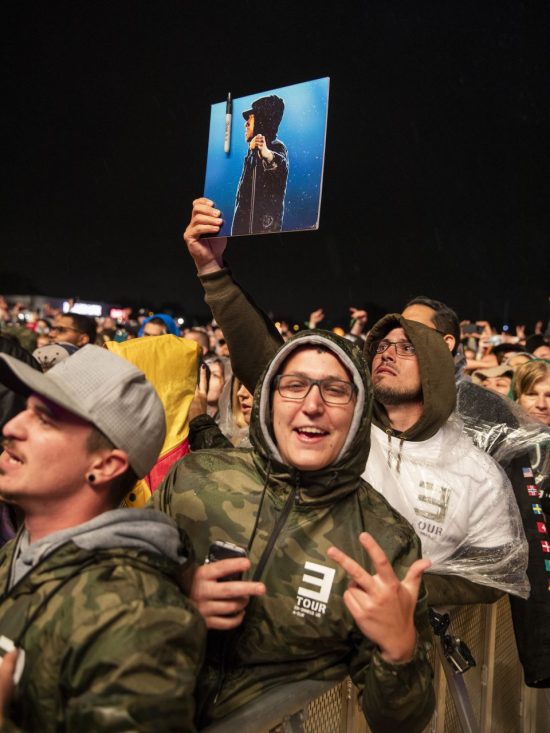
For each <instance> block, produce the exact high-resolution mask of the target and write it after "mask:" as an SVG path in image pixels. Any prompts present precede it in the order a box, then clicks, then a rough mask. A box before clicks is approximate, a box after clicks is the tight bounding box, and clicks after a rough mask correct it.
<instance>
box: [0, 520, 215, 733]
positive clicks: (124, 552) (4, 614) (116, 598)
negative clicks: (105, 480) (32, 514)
mask: <svg viewBox="0 0 550 733" xmlns="http://www.w3.org/2000/svg"><path fill="white" fill-rule="evenodd" d="M138 512H139V513H140V514H142V515H148V514H152V513H151V512H145V511H143V510H142V511H141V512H140V511H139V510H132V511H131V512H130V510H128V509H124V510H116V511H115V512H107V513H106V514H105V515H100V516H101V518H102V519H103V518H107V515H119V517H120V520H119V525H120V527H121V528H122V532H127V533H128V536H129V537H131V535H132V526H133V525H134V523H135V521H136V515H137V514H138ZM130 516H131V517H132V520H131V521H128V518H129V517H130ZM155 516H156V515H155ZM152 518H153V519H154V517H152ZM163 519H165V518H163ZM98 520H99V517H96V519H95V520H92V522H95V523H96V524H97V523H98ZM86 524H87V525H88V524H90V523H86ZM160 524H161V522H159V521H158V520H157V521H149V522H141V523H140V529H141V531H142V532H143V533H145V532H146V531H149V532H150V533H153V532H154V533H155V535H156V536H155V538H154V540H153V541H152V542H151V545H153V544H155V545H156V546H157V547H158V545H159V542H158V535H159V534H160V533H162V531H163V527H161V526H160ZM145 525H147V526H145ZM85 526H86V525H80V527H85ZM164 529H166V528H164ZM168 529H169V530H170V532H172V533H173V534H174V535H175V536H176V539H175V541H174V539H173V538H171V542H172V544H173V545H175V543H177V544H178V545H179V548H178V550H177V552H178V554H179V555H180V562H181V560H182V559H183V557H182V550H183V548H182V544H181V542H180V538H179V537H178V534H177V532H176V530H175V529H174V528H173V527H169V528H168ZM108 530H109V533H110V534H111V533H114V532H116V530H117V527H114V526H113V525H112V524H111V525H110V526H109V527H108ZM60 534H61V533H56V534H55V535H50V536H49V537H48V538H46V539H48V540H49V539H50V537H51V538H52V539H55V537H56V536H58V535H60ZM21 537H22V532H21V533H20V534H19V536H18V538H16V540H14V541H11V542H10V543H8V544H7V545H5V546H4V547H3V548H2V550H1V551H0V592H1V596H0V634H3V635H4V636H7V637H8V638H9V639H11V640H13V641H14V642H15V644H16V645H17V646H18V647H20V648H22V649H23V650H24V651H25V667H24V670H23V674H22V677H21V680H20V683H19V684H18V685H17V687H16V688H15V694H14V697H13V699H12V704H11V707H10V709H9V710H8V711H7V715H6V718H7V720H6V721H5V723H4V726H3V727H2V730H3V731H18V730H23V731H26V732H32V733H34V732H36V733H54V731H55V732H56V733H58V732H60V731H65V732H66V731H78V733H86V732H87V731H90V733H91V732H92V731H93V733H96V732H97V731H102V732H108V731H117V733H119V732H125V731H128V732H129V731H155V733H159V731H162V732H163V733H164V732H165V731H174V733H175V732H176V731H177V732H178V733H181V732H182V731H194V730H195V727H194V723H193V717H194V699H193V694H194V688H195V681H196V677H197V671H198V668H199V666H200V664H201V662H202V653H203V643H204V637H205V631H204V625H203V623H202V620H201V619H200V617H198V614H197V612H196V611H195V610H194V609H193V607H192V606H191V605H190V604H189V601H188V600H187V599H186V598H185V596H184V595H183V593H182V591H181V590H180V588H179V587H178V584H177V582H176V573H177V572H178V571H179V569H180V563H178V562H176V561H175V559H174V558H168V557H167V556H163V555H161V554H158V550H155V548H154V547H151V548H150V549H149V550H147V549H144V548H143V544H144V543H143V542H142V541H141V540H142V537H135V542H133V543H132V544H134V546H126V547H125V546H124V543H123V542H121V541H120V540H119V539H117V540H116V541H117V542H118V543H119V544H120V546H119V547H108V546H97V544H98V543H94V542H93V539H94V538H93V537H92V541H91V542H90V534H88V535H87V538H88V541H86V538H84V539H82V537H81V536H77V537H75V538H74V539H73V540H70V539H68V540H66V541H64V542H63V541H61V543H58V544H57V545H56V546H55V547H53V549H51V551H48V550H46V551H45V552H44V553H43V557H41V558H39V557H37V558H36V563H34V562H33V567H32V569H31V570H30V571H29V572H27V573H26V574H25V575H23V577H21V578H20V579H19V580H18V581H17V580H16V582H15V583H14V584H13V586H12V587H11V589H10V588H9V586H10V577H11V575H12V565H13V563H14V562H15V558H14V554H15V553H14V550H15V548H16V547H17V543H18V542H19V539H20V538H21ZM77 542H79V543H80V546H79V545H78V544H76V543H77ZM94 544H95V545H96V546H95V547H94V546H93V545H94ZM100 544H103V545H104V544H105V543H100ZM106 544H107V545H108V544H112V543H109V542H107V543H106ZM37 545H38V543H37ZM136 545H141V546H136ZM30 548H31V550H32V549H33V548H34V544H33V545H30Z"/></svg>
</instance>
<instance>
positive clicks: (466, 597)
mask: <svg viewBox="0 0 550 733" xmlns="http://www.w3.org/2000/svg"><path fill="white" fill-rule="evenodd" d="M424 584H425V586H426V589H427V591H428V603H429V604H430V606H436V607H437V606H469V605H471V604H475V603H495V602H496V601H498V599H499V598H502V596H503V595H504V591H503V590H500V589H499V588H494V587H493V586H490V585H479V584H478V583H472V581H471V580H468V579H467V578H462V577H461V576H460V575H439V574H438V575H436V574H435V573H426V575H424Z"/></svg>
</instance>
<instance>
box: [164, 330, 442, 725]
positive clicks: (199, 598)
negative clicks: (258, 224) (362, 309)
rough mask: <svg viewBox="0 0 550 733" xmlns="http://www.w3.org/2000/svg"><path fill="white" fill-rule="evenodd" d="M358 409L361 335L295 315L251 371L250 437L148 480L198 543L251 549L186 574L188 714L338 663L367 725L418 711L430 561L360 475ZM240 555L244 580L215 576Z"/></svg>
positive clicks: (213, 711) (363, 423) (221, 707)
mask: <svg viewBox="0 0 550 733" xmlns="http://www.w3.org/2000/svg"><path fill="white" fill-rule="evenodd" d="M371 409H372V392H371V386H370V381H369V376H368V370H367V369H366V368H365V364H364V362H363V357H362V355H361V353H360V352H359V350H357V349H356V348H355V347H354V346H353V345H352V344H351V343H350V342H348V341H346V340H345V339H340V338H339V337H337V336H335V335H334V334H330V333H324V332H319V331H315V332H312V331H305V332H303V333H301V334H299V335H298V336H297V337H295V338H294V339H292V340H291V341H289V342H287V343H286V344H285V345H284V346H283V347H282V348H281V349H280V350H279V351H278V352H277V354H276V355H275V357H274V358H273V359H272V360H271V361H270V363H269V365H268V367H267V369H266V371H265V373H264V376H263V377H262V379H260V381H259V383H258V385H257V388H256V393H255V398H254V407H253V413H252V419H251V426H250V427H251V429H250V437H251V442H252V445H253V448H252V449H248V450H243V449H223V450H220V449H205V450H202V451H198V452H197V453H195V454H191V455H188V456H186V457H185V458H184V459H182V460H181V461H179V462H178V463H177V464H175V465H174V466H173V467H172V469H171V471H170V473H169V474H168V475H167V477H166V478H165V480H164V482H163V484H161V486H160V487H159V489H158V490H157V492H156V493H155V495H154V496H153V498H152V500H151V501H152V504H153V506H154V507H156V508H158V509H160V510H161V511H164V512H166V513H167V514H169V515H170V516H172V517H173V518H174V519H175V520H176V522H177V524H178V526H179V527H180V528H182V529H184V530H185V531H186V532H187V533H188V534H189V535H190V536H191V537H192V539H193V544H194V546H195V550H196V553H197V557H198V558H199V559H200V558H201V557H202V558H204V557H205V556H206V555H207V553H208V551H209V546H210V544H211V543H212V542H214V541H217V540H222V541H229V542H232V543H236V544H238V545H240V546H242V547H246V548H247V549H248V557H249V559H229V560H221V561H219V562H216V563H211V564H205V565H203V566H202V567H201V568H199V569H198V570H197V572H196V574H195V578H194V582H193V588H192V591H191V597H192V599H193V600H194V601H195V603H196V604H197V605H198V607H199V609H200V610H201V612H202V614H203V616H204V617H205V619H206V622H207V626H208V627H209V628H210V629H211V631H210V632H209V644H208V649H207V659H206V664H205V666H204V668H203V671H202V673H201V675H200V678H199V683H198V687H197V689H198V695H199V700H198V708H199V711H200V714H199V719H200V724H201V725H204V724H207V723H209V722H211V721H213V720H218V719H220V718H223V717H225V716H227V715H228V714H229V713H231V712H233V711H234V710H236V709H238V708H239V707H241V706H242V705H245V704H246V703H247V702H249V701H251V700H253V699H254V698H256V697H258V696H259V695H260V694H262V693H263V692H264V691H266V690H268V689H270V688H272V687H274V686H276V685H278V684H281V683H286V682H289V681H293V680H294V681H298V680H303V679H324V680H326V679H330V680H332V679H339V678H341V677H343V676H344V675H345V674H346V673H349V674H350V675H351V677H352V679H353V681H354V682H355V684H356V685H357V686H358V687H359V689H360V691H361V693H362V705H363V710H364V713H365V716H366V718H367V720H368V722H369V725H370V726H371V729H372V730H373V731H374V732H375V733H381V732H389V731H392V733H393V731H395V730H396V729H397V726H398V725H402V726H403V729H404V730H407V732H408V733H414V732H415V731H421V730H422V729H423V728H424V726H425V725H426V724H427V722H428V721H429V719H430V716H431V714H432V711H433V706H434V693H433V688H432V683H431V676H432V672H431V668H430V665H429V662H428V661H427V658H426V653H425V645H424V641H425V639H429V634H428V618H427V606H426V594H425V591H424V588H423V586H422V584H421V577H422V572H423V571H424V570H425V569H426V567H428V566H429V562H428V561H423V560H419V557H420V543H419V540H418V538H417V537H416V535H415V534H414V532H413V530H412V528H411V527H410V525H409V524H408V523H407V522H406V521H405V520H404V519H403V518H402V517H401V516H400V515H399V514H398V513H397V512H396V511H394V510H393V509H392V508H391V507H390V506H389V504H388V503H387V502H386V501H385V499H384V498H383V497H382V496H381V495H380V494H378V493H377V492H376V491H375V490H374V489H373V488H372V487H371V486H369V485H368V484H367V483H365V482H364V481H363V480H362V479H361V473H362V470H363V468H364V465H365V462H366V459H367V455H368V451H369V431H370V421H371ZM388 561H389V562H388ZM239 570H241V571H243V570H244V571H245V572H246V574H245V579H244V580H242V581H238V580H226V581H225V582H223V583H220V582H218V581H219V580H222V579H224V578H225V576H227V575H228V574H230V573H233V572H235V571H239Z"/></svg>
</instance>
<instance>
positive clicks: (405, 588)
mask: <svg viewBox="0 0 550 733" xmlns="http://www.w3.org/2000/svg"><path fill="white" fill-rule="evenodd" d="M359 541H360V542H361V544H362V545H363V547H364V548H365V550H366V551H367V553H368V555H369V557H370V559H371V560H372V564H373V566H374V569H375V571H376V572H375V574H374V575H371V574H370V573H369V572H367V571H366V570H365V569H364V568H362V567H361V565H359V563H357V562H356V561H355V560H352V558H351V557H348V555H346V554H345V553H344V552H342V551H341V550H339V549H338V548H337V547H331V548H329V550H328V552H327V555H328V556H329V557H330V558H331V559H332V560H334V561H335V562H337V563H338V565H340V567H341V568H342V569H343V570H345V571H346V573H347V574H348V575H349V577H350V583H349V586H348V590H347V591H346V592H345V593H344V603H345V604H346V607H347V609H348V611H349V612H350V613H351V615H352V616H353V618H354V620H355V623H356V624H357V626H358V627H359V629H360V630H361V631H362V632H363V634H364V635H365V636H367V637H368V638H369V639H370V640H371V641H372V642H374V643H375V644H377V646H378V648H379V649H380V653H381V655H382V657H383V658H384V659H385V660H386V661H387V662H390V663H393V664H401V663H404V662H408V661H410V660H411V659H412V658H413V655H414V649H415V646H416V628H415V625H414V611H415V607H416V601H417V598H418V591H419V589H420V582H421V580H422V574H423V573H424V571H425V570H427V569H428V568H429V567H430V565H431V562H430V560H416V562H414V563H413V564H412V565H411V566H410V568H409V569H408V571H407V574H406V576H405V577H404V579H403V580H399V578H398V577H397V576H396V574H395V573H394V571H393V568H392V566H391V564H390V562H389V560H388V558H387V557H386V555H385V553H384V551H383V550H382V548H381V547H380V545H378V544H377V542H376V541H375V540H374V538H373V537H372V536H371V535H370V534H368V533H367V532H362V533H361V534H360V535H359Z"/></svg>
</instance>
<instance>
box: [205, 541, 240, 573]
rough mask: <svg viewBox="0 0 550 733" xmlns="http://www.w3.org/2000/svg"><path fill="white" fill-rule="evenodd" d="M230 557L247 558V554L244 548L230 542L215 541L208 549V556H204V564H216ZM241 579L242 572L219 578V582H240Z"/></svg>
mask: <svg viewBox="0 0 550 733" xmlns="http://www.w3.org/2000/svg"><path fill="white" fill-rule="evenodd" d="M232 557H248V553H247V551H246V550H245V548H244V547H240V546H239V545H234V544H233V543H232V542H224V541H223V540H216V541H215V542H212V544H211V545H210V547H209V548H208V554H207V555H206V558H205V560H204V562H205V563H211V562H217V561H218V560H228V559H229V558H232ZM242 577H243V574H242V572H240V573H231V574H230V575H226V576H225V577H223V578H220V581H228V580H242Z"/></svg>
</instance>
